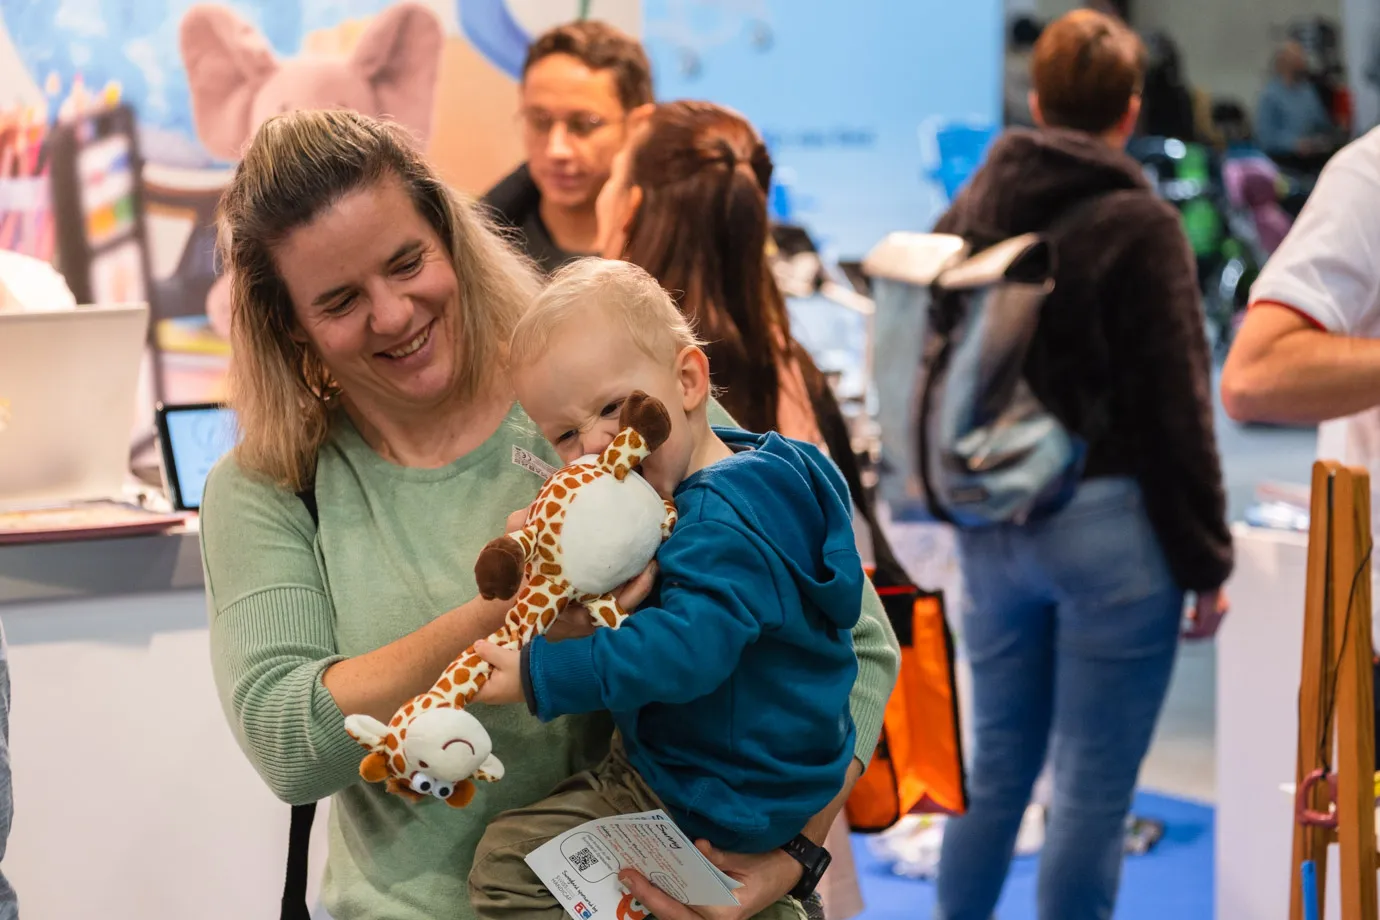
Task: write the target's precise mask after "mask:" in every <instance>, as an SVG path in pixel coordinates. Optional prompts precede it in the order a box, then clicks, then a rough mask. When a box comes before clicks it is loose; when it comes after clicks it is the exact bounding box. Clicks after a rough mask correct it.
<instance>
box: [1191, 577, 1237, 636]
mask: <svg viewBox="0 0 1380 920" xmlns="http://www.w3.org/2000/svg"><path fill="white" fill-rule="evenodd" d="M1230 607H1231V605H1230V604H1229V603H1228V602H1227V593H1226V592H1225V591H1222V590H1221V589H1218V590H1216V591H1205V592H1203V593H1202V594H1199V595H1198V597H1197V599H1196V600H1195V601H1194V603H1193V606H1191V607H1189V608H1188V625H1187V626H1185V627H1184V630H1183V637H1184V638H1185V639H1211V638H1212V637H1213V636H1215V635H1217V630H1218V629H1219V628H1220V627H1221V625H1222V618H1223V617H1225V616H1226V615H1227V611H1228V610H1229V609H1230Z"/></svg>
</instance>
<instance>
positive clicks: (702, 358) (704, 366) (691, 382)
mask: <svg viewBox="0 0 1380 920" xmlns="http://www.w3.org/2000/svg"><path fill="white" fill-rule="evenodd" d="M676 379H677V380H678V381H679V383H680V392H681V399H682V408H683V409H684V410H685V411H686V412H694V411H695V410H696V409H699V408H701V407H702V406H704V404H705V403H706V402H707V401H708V400H709V358H708V356H707V355H705V353H704V352H703V351H701V350H700V349H699V348H696V347H695V346H694V345H689V346H687V347H685V348H682V349H681V350H680V354H678V355H676Z"/></svg>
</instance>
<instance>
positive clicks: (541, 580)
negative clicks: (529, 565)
mask: <svg viewBox="0 0 1380 920" xmlns="http://www.w3.org/2000/svg"><path fill="white" fill-rule="evenodd" d="M544 584H546V576H545V575H533V576H532V577H531V578H529V579H527V586H528V587H529V588H537V587H540V586H541V585H544Z"/></svg>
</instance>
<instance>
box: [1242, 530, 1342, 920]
mask: <svg viewBox="0 0 1380 920" xmlns="http://www.w3.org/2000/svg"><path fill="white" fill-rule="evenodd" d="M1233 534H1234V536H1235V542H1236V571H1235V573H1234V574H1233V576H1232V581H1231V583H1230V584H1229V585H1228V588H1227V592H1228V596H1229V597H1230V598H1231V608H1232V612H1231V614H1230V615H1229V616H1228V617H1227V619H1226V621H1225V622H1224V623H1223V624H1222V630H1221V633H1220V634H1219V635H1218V638H1217V910H1216V914H1215V915H1216V916H1218V917H1224V918H1237V917H1240V918H1250V920H1287V917H1288V915H1289V884H1290V876H1289V873H1290V858H1291V853H1292V847H1293V843H1292V841H1293V828H1294V799H1293V796H1292V795H1289V794H1287V793H1285V792H1282V791H1281V790H1280V787H1281V785H1284V784H1292V783H1293V781H1294V770H1295V762H1296V760H1297V744H1298V740H1297V739H1298V692H1299V677H1300V673H1301V669H1302V660H1303V651H1302V646H1303V604H1304V592H1305V584H1306V581H1307V562H1308V538H1307V535H1306V534H1301V533H1281V532H1277V531H1269V530H1258V529H1255V528H1251V527H1246V526H1237V527H1236V528H1235V529H1234V530H1233ZM1337 865H1338V853H1337V849H1336V848H1335V847H1334V848H1333V849H1332V853H1331V859H1329V862H1328V870H1329V871H1328V884H1327V891H1328V894H1327V906H1328V909H1327V914H1326V916H1327V917H1329V918H1336V917H1338V916H1340V910H1339V908H1340V901H1339V898H1338V894H1337V892H1338V887H1337V886H1338V882H1337Z"/></svg>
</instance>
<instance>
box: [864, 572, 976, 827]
mask: <svg viewBox="0 0 1380 920" xmlns="http://www.w3.org/2000/svg"><path fill="white" fill-rule="evenodd" d="M873 577H874V579H876V575H875V574H874V576H873ZM877 593H878V594H881V595H882V602H883V603H884V604H885V605H886V606H887V608H888V613H889V614H891V613H892V611H893V610H894V611H895V613H894V614H893V615H892V616H891V620H892V626H893V628H895V630H896V636H897V639H899V640H900V645H901V673H900V677H899V679H898V680H897V682H896V689H895V690H893V691H892V693H891V699H890V700H889V701H888V702H887V707H886V713H885V715H884V716H883V720H882V737H881V740H880V741H879V742H878V743H877V751H876V753H875V754H873V755H872V762H871V763H870V764H869V765H868V768H867V772H865V773H864V774H863V775H862V778H861V779H860V780H858V784H857V785H856V786H854V787H853V793H852V795H850V796H849V797H848V805H847V815H848V823H849V825H850V826H851V827H852V828H853V830H855V831H860V832H864V833H875V832H878V831H884V830H886V829H887V828H889V827H891V826H892V825H893V824H895V823H896V822H897V821H899V820H900V819H901V818H902V817H903V816H905V815H908V814H911V813H914V812H929V813H936V812H938V813H944V814H954V815H958V814H963V812H964V811H965V810H966V809H967V805H968V794H967V787H966V784H965V782H964V773H963V745H962V736H961V734H960V731H959V721H958V693H957V689H956V686H955V683H954V667H953V660H954V659H953V636H952V634H951V633H950V631H949V624H948V620H947V619H946V618H945V615H944V595H943V594H942V593H939V592H927V591H920V590H918V589H916V588H914V587H912V586H905V585H899V586H886V585H880V584H879V585H877ZM907 610H908V612H909V616H906V614H905V612H904V611H907Z"/></svg>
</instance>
